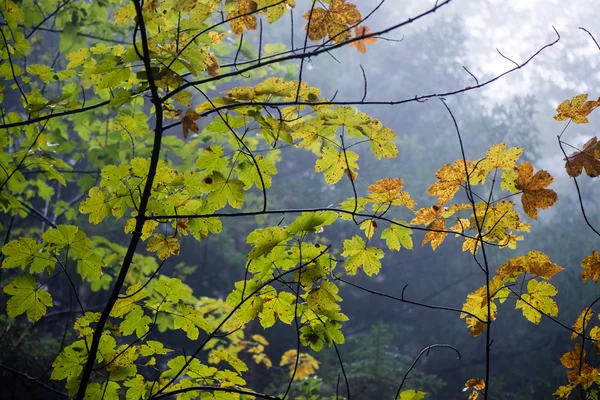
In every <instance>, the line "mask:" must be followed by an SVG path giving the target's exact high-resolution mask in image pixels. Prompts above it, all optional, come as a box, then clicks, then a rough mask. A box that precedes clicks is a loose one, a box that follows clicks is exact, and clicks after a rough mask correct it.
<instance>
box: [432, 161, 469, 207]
mask: <svg viewBox="0 0 600 400" xmlns="http://www.w3.org/2000/svg"><path fill="white" fill-rule="evenodd" d="M466 164H467V170H468V173H469V175H470V174H471V172H473V163H472V162H471V161H467V163H466ZM435 177H436V178H438V179H439V181H438V182H436V183H434V184H433V185H431V186H430V187H429V189H427V194H429V195H430V196H438V197H439V198H438V204H444V203H445V202H447V201H448V200H450V199H452V198H453V197H454V195H455V194H456V192H458V190H459V189H460V187H461V185H462V184H463V183H464V182H466V181H467V173H466V171H465V163H464V161H463V160H456V161H454V165H451V164H446V165H444V166H443V167H442V168H440V169H439V170H438V171H437V172H436V173H435Z"/></svg>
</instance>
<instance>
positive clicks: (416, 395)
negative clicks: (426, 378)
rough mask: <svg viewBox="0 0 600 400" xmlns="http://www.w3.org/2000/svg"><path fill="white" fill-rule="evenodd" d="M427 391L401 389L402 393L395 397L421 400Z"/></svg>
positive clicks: (397, 399)
mask: <svg viewBox="0 0 600 400" xmlns="http://www.w3.org/2000/svg"><path fill="white" fill-rule="evenodd" d="M426 394H427V393H425V392H417V391H415V390H413V389H411V390H403V391H402V393H400V395H399V396H398V397H397V398H396V400H421V399H423V398H424V397H425V395H426Z"/></svg>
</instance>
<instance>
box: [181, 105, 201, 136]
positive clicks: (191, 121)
mask: <svg viewBox="0 0 600 400" xmlns="http://www.w3.org/2000/svg"><path fill="white" fill-rule="evenodd" d="M198 118H200V114H198V113H197V112H196V111H194V110H192V109H191V108H188V110H187V111H186V112H185V115H184V116H183V119H182V120H181V129H182V133H183V138H184V139H187V137H188V134H189V131H192V132H194V133H196V134H197V133H199V132H200V130H199V128H198V124H197V123H196V120H197V119H198Z"/></svg>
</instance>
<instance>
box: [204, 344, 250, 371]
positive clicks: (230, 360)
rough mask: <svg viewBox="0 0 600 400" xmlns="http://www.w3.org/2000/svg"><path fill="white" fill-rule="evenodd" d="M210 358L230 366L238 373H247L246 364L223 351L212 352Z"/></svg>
mask: <svg viewBox="0 0 600 400" xmlns="http://www.w3.org/2000/svg"><path fill="white" fill-rule="evenodd" d="M212 357H215V358H218V359H219V360H222V361H225V362H226V363H227V364H229V365H231V366H232V367H233V369H235V370H236V371H237V372H238V373H242V372H244V371H248V366H247V365H246V363H244V362H243V361H242V360H240V359H239V358H237V357H235V356H233V355H231V354H230V353H228V352H227V351H225V350H223V349H219V350H213V352H212Z"/></svg>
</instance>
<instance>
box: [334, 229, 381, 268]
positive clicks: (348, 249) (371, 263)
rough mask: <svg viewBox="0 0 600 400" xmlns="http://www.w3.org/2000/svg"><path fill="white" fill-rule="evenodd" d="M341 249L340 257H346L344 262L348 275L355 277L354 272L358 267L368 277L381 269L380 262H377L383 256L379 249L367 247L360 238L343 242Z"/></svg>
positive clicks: (355, 237) (356, 237)
mask: <svg viewBox="0 0 600 400" xmlns="http://www.w3.org/2000/svg"><path fill="white" fill-rule="evenodd" d="M343 249H344V251H343V252H342V256H344V257H348V259H347V260H346V272H347V273H348V275H356V271H358V268H360V267H362V268H363V271H365V274H367V275H368V276H371V275H373V274H377V273H379V270H380V269H381V261H379V260H380V259H382V258H383V256H384V254H383V251H381V249H378V248H376V247H367V246H366V244H365V242H364V241H363V240H362V238H361V237H360V236H353V237H352V239H350V240H344V246H343Z"/></svg>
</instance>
